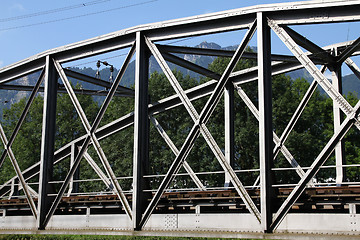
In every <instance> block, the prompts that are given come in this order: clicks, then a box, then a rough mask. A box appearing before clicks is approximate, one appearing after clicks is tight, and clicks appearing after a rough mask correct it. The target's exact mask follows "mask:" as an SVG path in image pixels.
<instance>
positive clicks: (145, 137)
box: [132, 32, 149, 230]
mask: <svg viewBox="0 0 360 240" xmlns="http://www.w3.org/2000/svg"><path fill="white" fill-rule="evenodd" d="M147 52H148V51H147V47H146V43H145V36H144V34H143V33H142V32H137V33H136V65H135V110H134V156H133V157H134V159H133V199H132V211H133V214H132V216H133V227H134V229H135V230H141V226H140V221H141V217H142V214H143V212H144V210H145V209H146V206H145V204H146V202H145V201H146V198H145V194H144V192H143V190H144V189H145V188H146V186H145V180H144V178H143V176H144V175H145V173H146V171H147V168H148V160H149V114H148V104H149V96H148V81H149V79H148V78H149V76H148V74H149V64H148V53H147Z"/></svg>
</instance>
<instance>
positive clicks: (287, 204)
mask: <svg viewBox="0 0 360 240" xmlns="http://www.w3.org/2000/svg"><path fill="white" fill-rule="evenodd" d="M359 110H360V101H358V103H357V104H356V106H355V108H354V111H353V114H351V115H350V116H348V117H347V118H346V119H345V121H344V122H343V123H342V124H341V126H340V128H339V131H338V132H336V133H335V134H334V135H333V136H332V138H331V139H330V140H329V142H328V143H327V144H326V146H325V147H324V148H323V150H322V151H321V152H320V154H319V155H318V157H317V158H316V159H315V161H314V162H313V163H312V164H311V166H310V169H309V170H308V171H307V172H306V174H305V175H304V176H303V177H302V178H301V180H300V182H299V183H298V184H297V186H296V187H295V188H294V190H293V191H292V192H291V193H290V195H289V196H288V197H287V198H286V199H285V201H284V203H283V204H282V205H281V207H280V208H279V210H278V211H277V213H276V214H275V216H274V218H273V223H272V224H271V228H272V229H273V230H274V229H276V228H277V227H278V226H279V224H280V223H281V221H282V220H283V219H284V217H285V216H286V214H287V212H288V211H289V210H290V208H291V206H292V205H293V204H294V203H295V202H296V200H297V199H298V198H299V197H300V195H301V193H302V192H303V191H304V190H305V187H306V183H307V182H309V181H310V180H311V179H312V178H313V177H314V176H315V174H316V173H317V172H318V171H319V170H320V167H321V166H322V165H323V164H324V163H325V162H326V160H327V159H328V158H329V157H330V155H331V153H332V152H333V151H334V149H335V146H336V145H337V143H338V142H339V141H341V140H342V139H343V138H344V136H345V135H346V133H347V132H348V131H349V130H350V128H351V127H352V125H354V123H355V119H356V118H359V117H360V116H357V115H358V114H359Z"/></svg>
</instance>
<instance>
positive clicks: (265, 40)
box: [257, 12, 274, 232]
mask: <svg viewBox="0 0 360 240" xmlns="http://www.w3.org/2000/svg"><path fill="white" fill-rule="evenodd" d="M257 24H258V25H257V44H258V95H259V96H258V97H259V160H260V198H261V202H260V204H261V225H262V229H263V231H264V232H269V231H271V230H270V225H271V221H272V209H271V192H272V191H271V165H272V164H271V162H272V161H273V148H274V147H273V129H272V91H271V48H270V47H271V46H270V28H269V26H268V25H267V21H266V17H265V16H264V15H263V13H262V12H258V13H257Z"/></svg>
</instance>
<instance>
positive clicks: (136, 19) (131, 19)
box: [0, 0, 359, 68]
mask: <svg viewBox="0 0 360 240" xmlns="http://www.w3.org/2000/svg"><path fill="white" fill-rule="evenodd" d="M279 2H290V1H286V0H267V1H266V0H252V1H244V0H242V1H240V0H223V1H219V0H197V1H194V0H181V1H180V0H71V1H70V0H65V1H59V0H57V1H49V0H33V1H29V0H6V1H5V0H2V1H1V3H0V7H1V13H2V14H1V15H0V68H1V67H4V66H6V65H9V64H11V63H14V62H17V61H20V60H22V59H24V58H27V57H30V56H32V55H35V54H37V53H40V52H42V51H45V50H47V49H51V48H55V47H59V46H63V45H66V44H69V43H73V42H78V41H81V40H85V39H88V38H92V37H96V36H99V35H102V34H106V33H110V32H114V31H117V30H121V29H124V28H128V27H132V26H136V25H139V24H146V23H153V22H158V21H164V20H171V19H175V18H182V17H188V16H193V15H199V14H205V13H211V12H217V11H222V10H228V9H234V8H241V7H246V6H251V5H257V4H269V3H279ZM291 2H294V1H291ZM84 5H85V6H84ZM60 9H61V10H60ZM45 13H46V14H45ZM85 15H86V16H85ZM64 19H66V20H64ZM29 25H31V26H29ZM358 26H359V25H354V24H352V23H345V24H339V25H338V26H336V27H334V26H331V27H330V26H329V27H327V26H326V25H321V27H319V25H316V26H314V27H310V28H304V27H298V28H297V30H298V31H299V32H300V33H303V34H304V35H305V36H308V37H309V38H310V39H311V40H313V41H315V42H317V43H318V44H319V45H321V46H325V45H328V44H331V43H335V42H341V41H346V40H352V39H355V38H357V37H358V36H356V35H357V34H358V31H356V27H358ZM357 29H358V28H357ZM324 34H327V35H328V36H329V37H327V38H323V36H324ZM204 40H208V41H216V42H217V43H219V44H220V45H222V46H228V45H232V44H236V43H238V42H237V41H235V40H234V38H232V37H226V35H224V36H220V37H219V38H213V39H206V38H194V39H191V40H188V41H184V42H183V43H181V44H182V45H188V46H194V45H196V44H198V43H200V42H201V41H204ZM274 46H275V47H274V51H277V52H279V53H280V52H281V53H286V52H287V50H286V48H283V47H282V45H281V43H280V42H279V41H277V40H276V38H274Z"/></svg>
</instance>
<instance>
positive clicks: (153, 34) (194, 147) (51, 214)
mask: <svg viewBox="0 0 360 240" xmlns="http://www.w3.org/2000/svg"><path fill="white" fill-rule="evenodd" d="M344 24H345V25H344ZM350 24H351V25H350ZM344 26H353V28H354V29H356V31H358V29H360V1H359V0H346V1H345V0H342V1H341V0H331V1H330V0H321V1H320V0H314V1H305V2H294V3H281V4H267V5H258V6H252V7H246V8H240V9H233V10H228V11H224V12H218V13H210V14H205V15H199V16H194V17H188V18H184V19H175V20H171V21H164V22H159V23H153V24H145V25H140V26H135V27H132V28H128V29H124V30H119V31H117V32H114V33H109V34H106V35H102V36H98V37H96V38H93V39H88V40H84V41H81V42H77V43H74V44H69V45H66V46H61V47H58V48H55V49H50V50H48V51H45V52H42V53H39V54H37V55H35V56H32V57H29V58H27V59H24V60H22V61H20V62H17V63H14V64H11V65H9V66H6V67H3V68H1V69H0V90H1V91H2V92H4V93H7V92H8V91H19V92H20V91H21V92H26V96H27V99H26V102H25V104H24V106H23V109H21V111H20V112H19V114H18V115H17V119H16V121H14V120H13V122H11V124H10V123H9V122H6V121H5V120H4V121H3V123H2V124H1V125H0V137H1V140H2V143H3V148H2V149H3V151H2V155H1V159H0V167H1V168H2V169H10V170H9V171H8V172H6V173H5V175H7V174H8V175H9V176H7V177H5V178H2V179H6V180H4V181H3V182H1V183H0V233H74V234H75V233H87V234H127V235H159V236H167V235H171V236H209V237H242V238H247V237H249V238H267V239H272V238H273V239H310V238H314V237H320V238H322V239H327V238H329V239H338V238H344V239H356V238H357V237H358V235H359V233H360V216H359V214H357V212H359V211H360V180H359V179H360V178H359V176H360V160H359V159H360V156H359V154H360V145H359V143H360V138H359V137H360V134H359V130H360V113H359V112H360V110H359V108H360V102H359V99H358V97H356V94H358V95H357V96H359V93H354V94H355V95H354V94H353V95H346V93H344V91H343V86H344V83H345V81H343V79H345V77H344V76H345V75H346V74H344V72H347V73H349V74H351V75H353V76H354V77H355V78H356V81H360V69H359V67H358V64H360V58H359V57H358V55H359V54H360V36H359V37H357V38H355V39H347V40H346V41H342V42H338V41H337V40H336V39H338V38H337V37H335V36H333V37H329V36H326V35H324V36H322V39H315V40H313V38H312V37H313V36H312V35H311V34H310V35H307V34H303V32H305V33H306V30H308V29H313V31H316V29H322V28H326V29H334V30H331V31H334V32H336V31H337V30H336V29H339V27H344ZM331 31H330V32H331ZM334 32H331V33H333V34H334V35H336V33H334ZM197 37H202V38H204V37H207V38H209V39H212V38H216V37H220V38H226V37H228V38H232V39H235V41H236V44H234V46H233V47H231V48H226V49H225V48H222V49H211V48H200V47H187V46H183V44H182V41H185V40H186V39H189V38H197ZM344 39H346V36H345V37H344ZM184 45H186V44H184ZM29 47H31V46H29ZM189 56H197V57H198V58H200V57H208V59H212V60H211V61H212V62H213V63H211V64H209V66H203V65H201V64H200V63H199V62H197V61H196V60H194V61H192V60H191V59H196V58H192V57H189ZM116 57H117V58H116ZM101 59H109V61H104V60H101ZM110 59H112V60H110ZM113 59H115V60H113ZM84 60H85V61H87V62H88V61H92V62H94V66H97V67H98V70H100V68H101V67H104V68H108V69H109V71H110V72H111V75H110V79H102V75H101V74H100V71H98V73H97V74H96V75H88V74H85V73H84V72H81V71H80V70H79V68H73V67H72V66H76V64H78V63H81V61H84ZM111 61H114V63H112V62H111ZM216 61H218V65H215V64H216ZM115 62H116V63H115ZM117 62H122V64H117ZM96 64H97V65H96ZM154 64H156V65H157V66H158V70H157V72H156V73H153V72H151V66H153V65H154ZM221 64H222V65H221ZM173 66H175V67H173ZM214 66H215V67H214ZM219 66H222V67H219ZM109 67H110V68H109ZM216 67H218V68H221V70H218V69H217V68H216ZM114 68H116V71H115V72H114ZM174 68H178V69H185V71H187V72H188V73H192V74H195V75H192V76H195V80H193V79H191V78H190V77H189V78H187V77H185V76H183V75H181V74H179V72H177V71H175V70H174ZM129 72H131V74H129ZM113 73H114V76H113ZM294 73H295V75H294ZM156 74H157V75H156ZM292 74H293V75H292ZM296 74H300V75H301V76H307V79H306V80H304V81H301V80H296V79H295V78H296V77H293V76H297V75H296ZM129 76H130V77H129ZM24 77H31V78H33V79H35V81H34V84H28V85H24V84H19V82H21V81H19V79H22V78H24ZM125 78H130V79H131V83H133V85H132V86H130V85H131V84H130V85H126V86H125V85H123V84H122V80H123V79H125ZM290 78H291V80H290ZM123 81H124V80H123ZM285 82H287V83H288V85H286V86H285V85H284V84H285ZM75 83H81V85H82V87H80V88H79V87H75ZM190 83H191V84H192V85H191V84H190ZM166 84H167V85H166ZM299 86H301V87H299ZM167 87H168V88H167ZM290 88H291V89H292V92H291V94H292V95H291V94H290V95H289V92H288V91H290V90H289V89H290ZM280 89H283V90H280ZM165 90H166V91H165ZM279 91H283V92H281V93H280V94H279ZM159 93H161V94H159ZM295 93H296V94H295ZM156 94H158V95H156ZM83 95H87V96H88V95H90V96H93V97H94V98H93V99H96V101H97V103H98V106H97V107H98V109H97V112H96V113H93V114H92V115H90V114H89V113H88V112H87V111H86V110H85V109H86V107H87V106H85V105H84V104H83V102H82V101H83V100H81V99H82V97H83ZM62 96H67V97H68V99H69V102H70V103H71V107H72V109H73V111H74V113H76V118H77V121H78V122H79V123H80V128H81V129H74V131H73V134H72V135H71V136H72V137H71V138H69V139H70V140H68V138H66V141H65V140H63V138H64V139H65V136H63V135H62V134H59V133H60V130H59V129H58V125H59V124H58V123H59V122H58V121H59V119H60V117H61V115H62V112H61V111H60V110H59V108H57V104H59V99H60V97H62ZM159 96H161V97H159ZM287 96H290V97H289V98H286V97H287ZM294 96H296V98H295V97H294ZM39 99H40V101H41V105H40V106H41V108H42V109H43V110H42V115H41V116H42V121H41V123H40V124H38V126H37V127H38V131H39V132H40V133H41V138H40V136H39V143H40V144H39V149H34V152H35V153H37V154H38V155H36V158H37V159H38V161H36V162H32V163H31V164H30V165H26V164H28V159H27V158H26V157H23V155H22V154H21V152H19V151H16V144H19V142H21V141H25V140H24V137H23V136H24V130H23V129H24V125H26V123H27V121H28V119H30V117H28V116H29V114H31V111H32V108H33V106H35V105H36V104H37V102H38V101H39ZM61 99H63V98H61ZM279 99H280V100H279ZM294 99H295V100H294ZM119 106H120V107H119ZM314 109H315V110H314ZM325 113H326V114H325ZM31 119H32V118H31ZM307 119H312V120H311V121H310V120H307ZM33 121H35V120H33ZM74 121H75V120H74ZM306 121H308V122H306ZM309 121H310V122H309ZM10 125H11V126H13V127H12V128H9V127H8V126H10ZM35 128H36V126H35ZM69 128H70V126H69ZM320 130H321V131H320ZM79 133H81V134H79ZM311 134H312V135H311ZM310 135H311V136H312V138H311V139H312V140H311V141H310V140H309V139H310ZM29 137H30V136H29ZM59 142H61V143H62V144H61V146H59ZM64 142H65V143H64ZM35 145H36V144H35ZM35 153H34V154H35ZM8 166H9V167H8ZM1 168H0V170H1ZM2 173H4V171H3V172H2ZM12 173H14V174H13V175H11V174H12Z"/></svg>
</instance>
